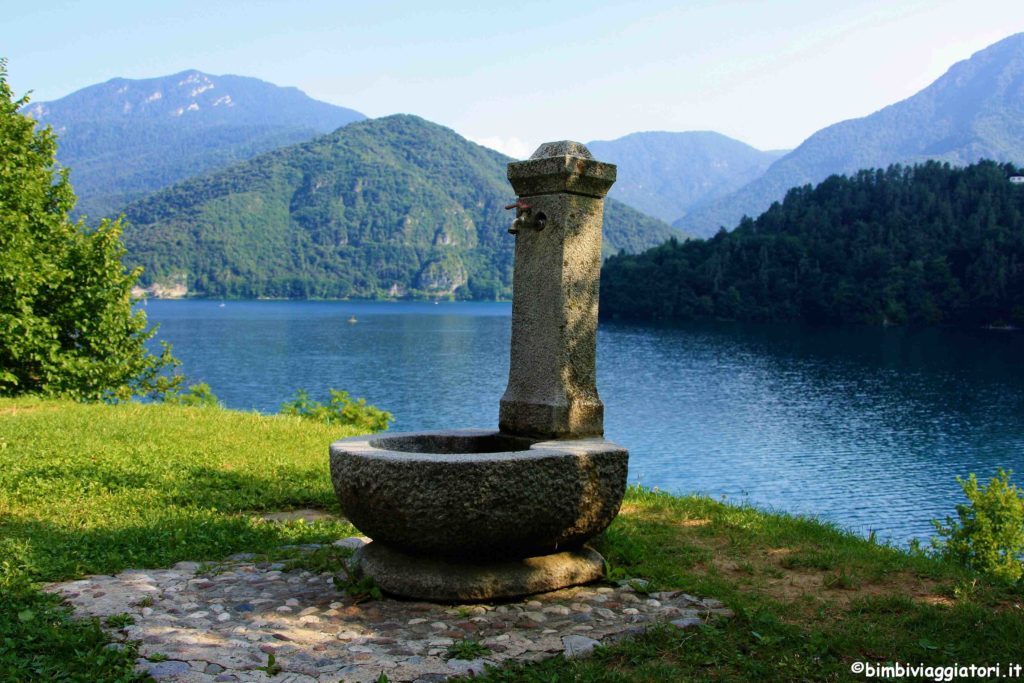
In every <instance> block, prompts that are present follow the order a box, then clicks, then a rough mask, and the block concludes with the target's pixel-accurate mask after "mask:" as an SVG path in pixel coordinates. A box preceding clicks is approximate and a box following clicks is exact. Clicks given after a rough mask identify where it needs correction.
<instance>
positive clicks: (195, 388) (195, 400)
mask: <svg viewBox="0 0 1024 683" xmlns="http://www.w3.org/2000/svg"><path fill="white" fill-rule="evenodd" d="M160 400H161V401H163V402H164V403H169V404H171V405H176V406H188V407H191V408H222V407H223V406H222V405H221V402H220V399H218V398H217V395H216V394H214V393H213V389H211V388H210V385H209V384H207V383H206V382H200V383H199V384H190V385H189V387H188V388H187V389H185V390H184V391H182V390H180V389H177V390H171V391H168V392H165V393H164V394H163V396H161V397H160Z"/></svg>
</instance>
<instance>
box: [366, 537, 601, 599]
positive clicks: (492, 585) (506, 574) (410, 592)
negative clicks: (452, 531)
mask: <svg viewBox="0 0 1024 683" xmlns="http://www.w3.org/2000/svg"><path fill="white" fill-rule="evenodd" d="M351 562H352V565H353V566H354V567H355V568H356V569H357V571H358V572H359V573H361V574H363V575H368V576H371V577H373V580H374V583H376V585H377V587H379V588H380V589H381V590H382V591H384V592H386V593H391V594H393V595H399V596H402V597H406V598H416V599H419V600H431V601H437V602H479V601H484V600H498V599H503V598H515V597H519V596H523V595H531V594H533V593H545V592H548V591H553V590H558V589H559V588H568V587H569V586H578V585H580V584H584V583H590V582H591V581H597V580H598V579H601V578H603V577H604V558H603V557H601V554H600V553H598V552H597V551H596V550H594V549H592V548H590V547H588V546H583V547H582V548H579V549H576V550H567V551H563V552H558V553H552V554H550V555H540V556H537V557H527V558H524V559H519V560H491V561H480V562H473V561H471V560H459V561H449V560H443V559H436V558H428V557H418V556H415V555H409V554H406V553H403V552H401V551H398V550H395V549H393V548H389V547H387V546H386V545H382V544H380V543H369V544H367V545H365V546H363V547H362V548H360V549H359V550H357V551H356V554H355V555H354V556H353V557H352V560H351Z"/></svg>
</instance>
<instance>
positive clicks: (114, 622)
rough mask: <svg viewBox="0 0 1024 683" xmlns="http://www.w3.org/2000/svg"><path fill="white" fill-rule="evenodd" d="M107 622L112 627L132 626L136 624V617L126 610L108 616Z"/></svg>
mask: <svg viewBox="0 0 1024 683" xmlns="http://www.w3.org/2000/svg"><path fill="white" fill-rule="evenodd" d="M105 623H106V624H107V626H109V627H110V628H124V627H125V626H131V625H132V624H134V623H135V617H133V616H132V615H130V614H128V613H126V612H122V613H121V614H111V615H110V616H109V617H107V618H106V622H105Z"/></svg>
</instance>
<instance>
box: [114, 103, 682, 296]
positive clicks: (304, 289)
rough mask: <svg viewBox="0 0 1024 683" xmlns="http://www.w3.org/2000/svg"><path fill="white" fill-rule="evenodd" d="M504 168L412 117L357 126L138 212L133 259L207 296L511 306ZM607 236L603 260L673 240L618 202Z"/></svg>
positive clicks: (190, 186) (156, 279) (189, 187)
mask: <svg viewBox="0 0 1024 683" xmlns="http://www.w3.org/2000/svg"><path fill="white" fill-rule="evenodd" d="M509 161H511V159H510V158H508V157H505V156H504V155H502V154H500V153H498V152H495V151H493V150H490V149H487V148H486V147H482V146H480V145H477V144H475V143H472V142H470V141H468V140H466V139H464V138H462V137H460V136H459V135H458V134H456V133H455V132H454V131H452V130H449V129H448V128H444V127H442V126H439V125H437V124H435V123H431V122H429V121H425V120H423V119H421V118H418V117H415V116H408V115H396V116H388V117H384V118H380V119H373V120H368V121H362V122H358V123H353V124H351V125H348V126H346V127H344V128H342V129H340V130H337V131H335V132H333V133H330V134H328V135H325V136H322V137H319V138H317V139H315V140H312V141H310V142H306V143H302V144H298V145H293V146H290V147H286V148H281V149H278V150H275V151H272V152H268V153H266V154H263V155H261V156H259V157H256V158H254V159H251V160H249V161H245V162H242V163H239V164H235V165H233V166H231V167H229V168H227V169H223V170H221V171H218V172H214V173H210V174H208V175H206V176H202V177H198V178H193V179H190V180H187V181H185V182H182V183H179V184H177V185H174V186H172V187H169V188H167V189H164V190H161V191H159V192H157V193H155V194H153V195H151V196H149V197H147V198H145V199H143V200H141V201H139V202H136V203H133V204H131V205H130V206H129V207H128V209H127V212H126V213H127V217H128V220H129V222H130V224H129V226H128V227H127V229H126V230H125V243H126V245H127V247H128V261H129V263H131V264H133V265H134V264H139V265H142V266H144V267H145V272H144V273H143V283H144V284H147V285H152V284H160V285H162V286H172V285H184V287H187V289H188V291H189V292H190V293H192V294H199V295H207V296H236V297H259V296H270V297H292V298H305V297H316V298H334V297H374V296H388V295H390V296H425V297H437V296H456V297H461V298H478V299H493V298H496V297H506V296H508V295H509V292H510V288H511V284H512V255H513V245H514V238H513V237H512V236H511V235H509V234H508V232H507V231H508V227H509V225H510V224H511V221H512V215H511V213H510V212H508V211H506V210H505V209H504V206H505V205H506V204H508V203H510V202H511V201H512V200H513V199H514V195H513V193H512V188H511V187H510V186H509V184H508V181H507V180H506V177H505V172H506V164H507V163H508V162H509ZM604 234H605V245H606V250H607V251H606V253H607V252H616V251H618V250H620V249H625V250H627V251H638V250H642V249H645V248H647V247H650V246H653V245H656V244H660V243H662V242H664V241H665V240H667V239H669V238H670V237H672V236H679V233H677V232H676V231H674V230H673V229H672V228H671V227H669V226H668V225H667V224H665V223H662V222H660V221H658V220H656V219H653V218H650V217H649V216H646V215H644V214H642V213H640V212H639V211H636V210H635V209H631V208H630V207H628V206H625V205H624V204H621V203H619V202H616V201H615V200H611V199H609V200H608V203H607V208H606V212H605V232H604Z"/></svg>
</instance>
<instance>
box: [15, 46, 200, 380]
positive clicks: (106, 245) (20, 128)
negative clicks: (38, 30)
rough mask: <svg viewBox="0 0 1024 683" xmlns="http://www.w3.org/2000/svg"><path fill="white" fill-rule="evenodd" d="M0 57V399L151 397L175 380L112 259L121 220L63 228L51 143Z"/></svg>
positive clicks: (69, 198) (65, 200)
mask: <svg viewBox="0 0 1024 683" xmlns="http://www.w3.org/2000/svg"><path fill="white" fill-rule="evenodd" d="M27 103H28V98H27V97H22V98H20V99H14V97H13V95H12V92H11V88H10V86H9V85H8V83H7V71H6V63H5V62H4V61H3V60H0V255H2V257H0V396H4V395H6V396H13V395H19V394H44V395H51V396H68V397H70V398H74V399H77V400H116V399H125V398H129V397H131V396H137V395H159V394H160V393H163V392H164V391H166V390H167V389H171V388H173V387H174V385H175V384H176V383H177V382H180V378H179V377H177V376H172V377H168V376H167V375H166V374H165V372H166V371H167V370H170V369H172V368H173V367H175V366H176V365H177V361H176V360H175V359H174V358H173V357H172V356H171V355H170V349H169V347H167V346H164V348H163V352H162V353H161V354H160V355H159V356H153V355H152V354H151V353H150V352H149V350H148V349H147V348H146V341H147V340H149V339H150V338H151V337H152V336H153V334H155V330H154V329H152V328H150V329H147V325H146V315H145V314H144V313H143V312H141V311H135V310H133V307H132V300H131V289H132V287H133V286H134V285H135V283H136V280H137V279H138V276H139V274H140V273H141V271H140V270H139V269H136V270H133V271H126V270H125V267H124V265H123V264H122V262H121V257H122V256H123V255H124V253H125V250H124V246H123V245H122V244H121V221H120V220H116V221H110V220H103V221H101V222H100V224H99V226H97V227H95V228H89V227H86V225H85V223H84V221H82V220H79V221H78V222H72V221H71V220H70V218H69V217H68V212H70V211H71V209H72V207H73V206H74V205H75V194H74V192H73V191H72V190H71V185H70V183H69V182H68V171H67V169H63V170H58V169H57V166H56V151H57V140H56V137H55V136H54V135H53V132H52V131H51V130H50V129H49V128H48V127H47V128H42V129H39V130H37V129H36V123H35V121H33V120H32V119H30V118H28V117H26V116H23V115H22V114H21V112H20V109H21V107H23V106H25V104H27Z"/></svg>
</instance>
